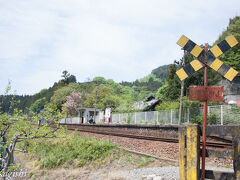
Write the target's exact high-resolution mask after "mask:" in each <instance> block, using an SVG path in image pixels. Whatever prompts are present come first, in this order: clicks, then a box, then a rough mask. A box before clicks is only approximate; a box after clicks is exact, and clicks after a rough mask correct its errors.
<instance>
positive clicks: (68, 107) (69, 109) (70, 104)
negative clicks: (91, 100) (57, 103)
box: [62, 92, 83, 116]
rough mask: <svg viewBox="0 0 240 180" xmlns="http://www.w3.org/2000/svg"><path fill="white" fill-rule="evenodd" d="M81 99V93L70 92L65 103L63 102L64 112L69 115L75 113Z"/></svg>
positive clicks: (80, 103) (80, 104)
mask: <svg viewBox="0 0 240 180" xmlns="http://www.w3.org/2000/svg"><path fill="white" fill-rule="evenodd" d="M82 101H83V95H82V93H79V92H72V94H71V96H67V101H66V103H64V104H63V108H62V110H63V112H66V113H67V114H68V115H70V116H74V115H77V113H78V110H77V109H78V108H79V107H81V106H82Z"/></svg>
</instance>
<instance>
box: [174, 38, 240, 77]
mask: <svg viewBox="0 0 240 180" xmlns="http://www.w3.org/2000/svg"><path fill="white" fill-rule="evenodd" d="M177 44H178V45H179V46H181V47H182V48H183V49H184V50H186V51H188V52H189V53H191V54H192V55H193V56H194V57H195V58H196V59H194V60H193V61H192V62H190V63H189V64H187V65H185V66H184V67H183V68H181V69H179V70H178V71H177V72H176V73H177V75H178V77H179V79H180V80H181V81H182V80H184V79H186V78H187V77H189V76H190V75H192V74H193V73H194V72H196V71H198V70H199V69H201V68H202V67H203V64H202V63H204V57H205V55H204V54H205V51H204V49H203V48H201V47H200V46H198V45H197V44H195V43H194V42H193V41H191V40H190V39H189V38H187V37H186V36H184V35H182V37H181V38H180V39H179V40H178V42H177ZM237 44H238V41H237V40H236V38H235V37H234V36H228V37H227V38H226V39H225V40H223V41H221V42H220V43H218V44H217V45H215V46H213V47H212V48H211V49H210V50H208V61H207V64H206V65H208V66H209V67H211V68H212V69H214V70H215V71H217V72H218V73H219V74H221V75H222V76H224V77H225V78H226V79H228V80H229V81H232V80H233V79H234V78H235V77H236V76H237V74H238V71H236V70H235V69H233V68H231V67H229V66H227V65H226V64H224V63H223V62H222V61H221V60H219V59H218V58H217V57H218V56H220V55H221V54H223V53H225V52H226V51H227V50H229V49H230V48H232V47H234V46H235V45H237Z"/></svg>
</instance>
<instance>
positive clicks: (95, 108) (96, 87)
mask: <svg viewBox="0 0 240 180" xmlns="http://www.w3.org/2000/svg"><path fill="white" fill-rule="evenodd" d="M97 90H98V87H97V86H96V96H95V103H94V105H95V109H94V122H96V106H97Z"/></svg>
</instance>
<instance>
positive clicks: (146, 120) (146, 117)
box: [144, 112, 147, 122]
mask: <svg viewBox="0 0 240 180" xmlns="http://www.w3.org/2000/svg"><path fill="white" fill-rule="evenodd" d="M144 114H145V122H146V121H147V112H145V113H144Z"/></svg>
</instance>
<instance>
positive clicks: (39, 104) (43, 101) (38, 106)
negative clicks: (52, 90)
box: [29, 97, 47, 113]
mask: <svg viewBox="0 0 240 180" xmlns="http://www.w3.org/2000/svg"><path fill="white" fill-rule="evenodd" d="M46 102H47V100H46V98H45V97H43V98H41V99H38V100H36V101H35V102H34V103H33V104H32V105H31V106H30V108H29V109H30V110H31V111H33V112H35V113H39V112H40V111H41V110H42V109H43V108H44V105H45V104H46Z"/></svg>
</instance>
